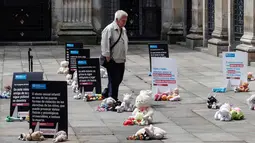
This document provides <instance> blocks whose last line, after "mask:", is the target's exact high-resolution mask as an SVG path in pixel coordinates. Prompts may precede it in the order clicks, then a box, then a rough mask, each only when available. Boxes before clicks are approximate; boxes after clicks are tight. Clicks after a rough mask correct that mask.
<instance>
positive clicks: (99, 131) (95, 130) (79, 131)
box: [73, 126, 113, 136]
mask: <svg viewBox="0 0 255 143" xmlns="http://www.w3.org/2000/svg"><path fill="white" fill-rule="evenodd" d="M73 130H74V132H75V134H76V135H77V136H80V135H82V136H84V135H87V136H88V135H89V136H91V135H113V133H112V131H111V130H110V129H109V128H108V127H98V126H97V127H73Z"/></svg>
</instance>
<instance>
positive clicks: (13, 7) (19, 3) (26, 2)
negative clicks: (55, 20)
mask: <svg viewBox="0 0 255 143" xmlns="http://www.w3.org/2000/svg"><path fill="white" fill-rule="evenodd" d="M1 11H2V14H3V13H4V15H2V18H3V19H4V20H2V21H1V35H0V36H1V37H0V40H1V41H44V40H51V0H2V3H1Z"/></svg>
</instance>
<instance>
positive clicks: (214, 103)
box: [207, 94, 221, 109]
mask: <svg viewBox="0 0 255 143" xmlns="http://www.w3.org/2000/svg"><path fill="white" fill-rule="evenodd" d="M207 107H208V108H209V109H220V107H221V104H220V103H219V101H218V100H217V99H216V95H215V96H213V95H210V94H209V97H208V99H207Z"/></svg>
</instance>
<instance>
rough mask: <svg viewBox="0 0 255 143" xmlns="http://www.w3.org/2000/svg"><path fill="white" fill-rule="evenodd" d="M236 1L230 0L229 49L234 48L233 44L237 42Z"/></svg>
mask: <svg viewBox="0 0 255 143" xmlns="http://www.w3.org/2000/svg"><path fill="white" fill-rule="evenodd" d="M233 12H234V2H233V0H228V51H231V50H233V49H234V48H233V45H234V42H235V40H234V39H235V35H234V17H233Z"/></svg>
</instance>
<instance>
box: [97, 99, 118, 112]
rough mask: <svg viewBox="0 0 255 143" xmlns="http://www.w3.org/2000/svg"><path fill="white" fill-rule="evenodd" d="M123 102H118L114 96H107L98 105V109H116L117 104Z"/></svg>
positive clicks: (101, 110) (100, 110)
mask: <svg viewBox="0 0 255 143" xmlns="http://www.w3.org/2000/svg"><path fill="white" fill-rule="evenodd" d="M120 104H121V103H119V102H116V100H115V99H113V98H112V97H108V98H105V99H104V100H103V101H102V102H101V104H100V105H99V106H98V107H97V111H99V112H103V111H116V110H115V108H116V106H119V105H120Z"/></svg>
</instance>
